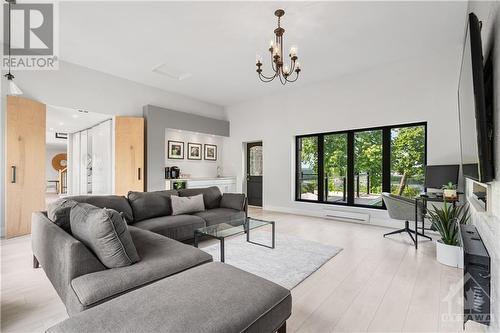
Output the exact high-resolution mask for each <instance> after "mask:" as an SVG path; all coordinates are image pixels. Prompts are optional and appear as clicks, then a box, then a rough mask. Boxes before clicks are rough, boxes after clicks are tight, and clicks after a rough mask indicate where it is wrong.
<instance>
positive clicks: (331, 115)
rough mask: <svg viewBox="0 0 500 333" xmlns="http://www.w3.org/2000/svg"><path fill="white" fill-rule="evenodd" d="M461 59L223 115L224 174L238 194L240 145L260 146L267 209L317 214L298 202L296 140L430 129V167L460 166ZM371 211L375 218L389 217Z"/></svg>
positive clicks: (407, 65)
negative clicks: (401, 127) (422, 124)
mask: <svg viewBox="0 0 500 333" xmlns="http://www.w3.org/2000/svg"><path fill="white" fill-rule="evenodd" d="M464 24H465V18H464ZM459 55H460V52H459V50H458V48H457V50H450V53H449V54H441V55H434V56H430V57H429V58H428V59H408V60H406V61H403V62H399V63H393V64H387V65H384V66H381V67H378V68H374V69H372V70H371V71H369V72H364V73H359V74H354V75H350V76H344V77H339V78H337V79H336V80H334V81H332V82H326V83H321V84H316V85H312V86H308V87H305V88H299V89H293V84H291V85H290V86H284V87H283V88H282V89H283V90H282V93H280V94H277V95H273V96H269V97H267V98H260V99H258V100H255V101H251V102H247V103H242V104H238V105H234V106H230V107H228V108H227V109H226V112H227V116H228V119H229V120H230V122H231V137H230V138H228V139H225V145H224V170H225V172H226V173H228V174H236V175H238V185H239V189H241V188H242V184H243V182H244V177H243V158H242V142H248V141H255V140H262V141H263V147H264V183H263V188H264V189H263V195H264V207H265V208H267V209H275V210H282V211H289V212H308V213H311V214H314V213H315V212H318V211H319V210H320V209H321V206H322V205H318V204H311V203H300V202H295V201H294V194H293V193H294V178H295V176H294V170H295V166H294V163H295V162H294V160H295V157H294V154H295V147H294V136H295V135H298V134H308V133H316V132H323V131H335V130H345V129H355V128H363V127H373V126H379V125H380V126H381V125H390V124H402V123H411V122H419V121H427V122H428V163H429V164H438V163H458V162H459V142H458V137H459V134H458V111H457V80H458V69H459V60H460V59H459ZM332 57H334V55H332ZM306 71H307V69H306V68H304V75H306V74H305V73H306ZM263 84H264V83H263ZM268 84H269V83H268ZM271 84H278V83H277V82H274V83H271ZM328 207H330V208H332V206H328ZM334 207H336V208H337V207H338V209H339V210H344V209H346V208H341V207H339V206H334ZM347 210H355V211H360V210H362V211H365V212H366V211H367V210H366V209H361V208H355V209H353V208H347ZM369 211H370V212H371V214H372V217H385V216H387V215H386V213H385V212H383V211H379V210H378V211H375V210H369Z"/></svg>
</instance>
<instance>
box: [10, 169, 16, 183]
mask: <svg viewBox="0 0 500 333" xmlns="http://www.w3.org/2000/svg"><path fill="white" fill-rule="evenodd" d="M16 170H17V168H16V166H15V165H13V166H12V179H11V180H10V182H11V183H12V184H14V183H15V182H16Z"/></svg>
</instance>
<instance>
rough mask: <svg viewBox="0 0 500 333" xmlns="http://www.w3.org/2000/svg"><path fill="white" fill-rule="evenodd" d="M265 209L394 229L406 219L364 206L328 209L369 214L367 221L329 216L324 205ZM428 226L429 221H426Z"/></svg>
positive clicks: (269, 207)
mask: <svg viewBox="0 0 500 333" xmlns="http://www.w3.org/2000/svg"><path fill="white" fill-rule="evenodd" d="M263 209H264V210H269V211H274V212H280V213H287V214H295V215H303V216H312V217H318V218H322V219H325V220H327V221H332V222H347V223H357V224H366V225H373V226H378V227H386V228H393V229H400V228H403V227H404V221H401V220H393V219H390V218H389V217H384V216H383V215H385V214H387V213H386V212H385V211H376V212H371V211H373V209H363V208H360V209H358V208H356V207H349V210H346V209H342V210H341V209H338V210H336V209H334V208H332V207H331V206H330V207H329V208H328V211H332V212H338V213H339V214H337V215H338V216H342V215H346V216H348V215H349V214H346V213H349V212H352V213H353V214H368V215H370V217H369V219H368V220H366V221H361V219H359V220H358V219H352V218H346V219H343V218H341V217H337V218H331V217H330V218H329V217H327V216H326V211H325V208H324V207H318V209H298V208H290V207H281V206H272V205H266V206H264V207H263ZM413 223H414V222H410V228H412V229H413ZM426 226H427V223H426Z"/></svg>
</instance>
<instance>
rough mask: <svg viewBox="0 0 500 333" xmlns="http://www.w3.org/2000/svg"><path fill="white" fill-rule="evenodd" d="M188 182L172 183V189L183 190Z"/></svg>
mask: <svg viewBox="0 0 500 333" xmlns="http://www.w3.org/2000/svg"><path fill="white" fill-rule="evenodd" d="M186 184H187V182H186V181H185V180H178V181H174V182H172V189H174V190H183V189H185V188H186Z"/></svg>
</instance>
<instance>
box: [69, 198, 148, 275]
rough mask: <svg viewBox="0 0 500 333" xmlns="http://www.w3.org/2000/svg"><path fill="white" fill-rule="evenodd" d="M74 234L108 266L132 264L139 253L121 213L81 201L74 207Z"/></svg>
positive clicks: (72, 209) (72, 229)
mask: <svg viewBox="0 0 500 333" xmlns="http://www.w3.org/2000/svg"><path fill="white" fill-rule="evenodd" d="M70 220H71V231H72V233H73V236H74V237H75V238H76V239H78V240H79V241H80V242H82V243H83V244H85V245H86V246H87V247H88V248H90V249H91V250H92V251H93V252H94V253H95V255H96V256H97V257H98V258H99V260H100V261H101V262H102V263H103V264H104V266H106V267H108V268H116V267H123V266H129V265H131V264H133V263H135V262H137V261H139V256H138V254H137V251H136V249H135V246H134V243H133V242H132V238H131V236H130V233H129V231H128V228H127V223H126V222H125V221H124V220H123V218H122V217H121V215H120V213H118V212H117V211H115V210H113V209H106V208H99V207H96V206H92V205H89V204H85V203H79V204H77V205H75V206H74V207H73V208H71V217H70Z"/></svg>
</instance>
